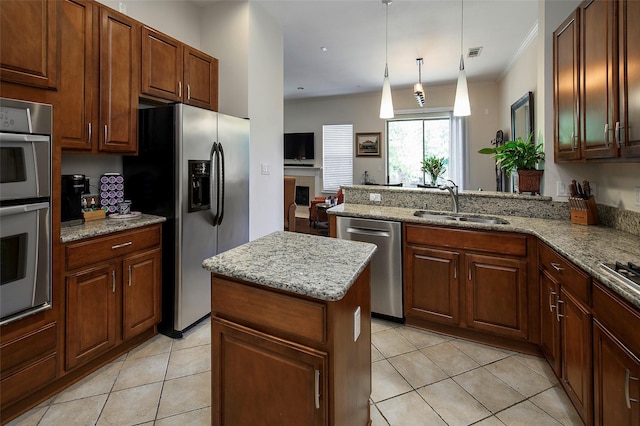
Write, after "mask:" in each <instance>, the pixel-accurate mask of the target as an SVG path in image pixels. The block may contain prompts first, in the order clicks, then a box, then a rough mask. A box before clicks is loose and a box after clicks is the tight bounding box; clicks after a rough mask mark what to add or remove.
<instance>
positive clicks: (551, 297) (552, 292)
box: [549, 290, 556, 312]
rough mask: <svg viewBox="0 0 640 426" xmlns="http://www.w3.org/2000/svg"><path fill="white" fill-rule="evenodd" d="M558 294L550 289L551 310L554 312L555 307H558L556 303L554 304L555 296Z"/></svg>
mask: <svg viewBox="0 0 640 426" xmlns="http://www.w3.org/2000/svg"><path fill="white" fill-rule="evenodd" d="M555 295H556V292H555V291H553V290H549V312H553V308H555V307H556V305H554V304H553V296H555Z"/></svg>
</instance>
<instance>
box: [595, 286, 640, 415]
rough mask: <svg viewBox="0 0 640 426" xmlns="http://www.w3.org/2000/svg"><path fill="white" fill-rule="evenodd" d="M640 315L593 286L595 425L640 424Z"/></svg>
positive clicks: (610, 293)
mask: <svg viewBox="0 0 640 426" xmlns="http://www.w3.org/2000/svg"><path fill="white" fill-rule="evenodd" d="M639 327H640V314H639V313H638V311H637V310H636V309H634V308H632V307H630V306H629V305H628V304H627V303H625V302H624V301H621V300H619V298H618V297H617V296H615V295H614V294H613V293H612V292H610V291H609V290H608V289H606V288H605V287H604V286H603V285H602V284H600V283H594V286H593V374H594V378H593V384H594V424H596V425H603V426H604V425H620V426H631V425H638V424H640V355H639V354H640V335H639V334H638V328H639Z"/></svg>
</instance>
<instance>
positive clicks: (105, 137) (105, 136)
mask: <svg viewBox="0 0 640 426" xmlns="http://www.w3.org/2000/svg"><path fill="white" fill-rule="evenodd" d="M108 134H109V132H108V131H107V125H106V124H105V125H104V141H105V142H107V140H108V139H107V135H108Z"/></svg>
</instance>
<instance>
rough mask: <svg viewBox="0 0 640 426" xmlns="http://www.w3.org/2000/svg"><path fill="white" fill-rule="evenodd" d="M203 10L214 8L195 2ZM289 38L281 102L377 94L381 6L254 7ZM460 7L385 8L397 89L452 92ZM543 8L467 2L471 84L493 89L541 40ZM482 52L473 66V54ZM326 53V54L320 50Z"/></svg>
mask: <svg viewBox="0 0 640 426" xmlns="http://www.w3.org/2000/svg"><path fill="white" fill-rule="evenodd" d="M197 1H199V4H201V5H202V4H205V3H207V2H209V1H210V0H197ZM256 3H258V4H259V5H260V6H262V7H263V8H264V9H265V10H266V11H267V12H268V13H269V14H271V15H273V16H274V17H275V19H276V20H277V21H278V22H280V23H281V24H282V26H283V30H284V98H285V99H298V98H305V97H317V96H332V95H341V94H354V93H364V92H371V91H376V90H380V89H381V87H382V79H383V77H384V67H385V9H386V8H387V6H385V5H384V4H383V3H382V0H350V1H342V0H285V1H281V0H257V1H256ZM462 17H463V11H462V2H461V1H457V0H395V1H393V3H391V4H390V5H389V6H388V20H389V26H388V43H389V44H388V64H389V79H390V81H391V86H392V88H400V87H410V86H412V85H413V83H416V82H417V81H418V65H417V63H416V59H417V58H419V57H422V58H424V64H423V65H422V83H423V85H425V86H429V85H442V84H453V83H454V82H455V81H456V79H457V75H458V68H459V63H460V52H461V45H460V40H461V22H462ZM537 18H538V0H467V1H465V2H464V37H463V42H462V48H463V52H464V56H465V70H466V73H467V78H468V80H469V83H470V84H473V83H474V82H475V83H477V82H487V81H491V82H495V81H497V80H498V79H499V78H500V76H501V75H502V74H503V73H504V72H505V70H507V69H508V68H509V67H510V65H511V64H512V62H513V60H514V58H517V57H518V56H519V54H520V52H521V51H522V49H523V47H526V46H527V44H528V42H529V41H530V40H531V38H532V37H533V36H535V34H536V33H537ZM475 47H481V48H482V51H481V53H480V55H479V56H478V57H475V58H468V57H467V52H468V50H469V48H475ZM323 48H326V51H324V50H323Z"/></svg>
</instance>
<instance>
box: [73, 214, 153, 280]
mask: <svg viewBox="0 0 640 426" xmlns="http://www.w3.org/2000/svg"><path fill="white" fill-rule="evenodd" d="M158 244H160V226H159V225H154V226H151V227H144V228H139V229H133V230H130V231H123V232H118V233H115V234H111V235H109V236H104V237H96V238H92V239H90V240H85V241H79V242H74V243H69V244H67V245H66V246H65V262H66V265H65V266H66V270H67V271H71V270H74V269H77V268H80V267H82V266H87V265H91V264H94V263H98V262H101V261H104V260H107V259H113V258H114V257H117V256H121V255H125V254H129V253H133V252H135V251H138V250H141V249H144V248H148V247H153V246H156V245H158Z"/></svg>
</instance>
